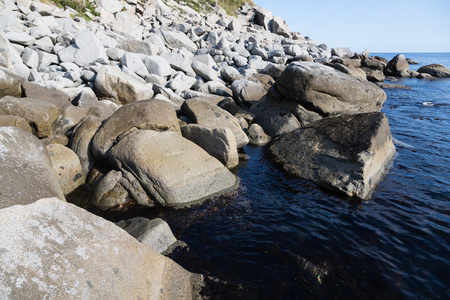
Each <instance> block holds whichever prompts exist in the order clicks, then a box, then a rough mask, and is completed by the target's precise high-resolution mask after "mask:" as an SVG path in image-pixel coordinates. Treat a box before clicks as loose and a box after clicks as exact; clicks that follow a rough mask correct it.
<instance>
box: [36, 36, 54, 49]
mask: <svg viewBox="0 0 450 300" xmlns="http://www.w3.org/2000/svg"><path fill="white" fill-rule="evenodd" d="M34 45H35V46H36V47H38V49H40V50H42V51H45V52H49V53H51V52H52V49H53V47H54V45H53V41H52V39H51V38H50V37H48V36H46V37H43V38H41V39H39V40H37V41H36V42H34Z"/></svg>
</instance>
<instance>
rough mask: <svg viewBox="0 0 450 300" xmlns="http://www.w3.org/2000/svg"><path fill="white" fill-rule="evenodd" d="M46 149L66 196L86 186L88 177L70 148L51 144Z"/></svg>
mask: <svg viewBox="0 0 450 300" xmlns="http://www.w3.org/2000/svg"><path fill="white" fill-rule="evenodd" d="M46 149H47V151H48V155H49V156H50V160H51V162H52V167H53V170H54V171H55V173H56V175H57V176H58V180H59V184H60V185H61V188H62V190H63V192H64V194H65V195H67V194H69V193H71V192H73V191H74V190H75V189H76V188H78V187H79V186H81V185H82V184H84V182H85V178H86V177H84V176H83V172H82V169H81V162H80V159H79V158H78V156H77V155H76V154H75V153H74V152H73V151H72V150H70V148H67V147H65V146H63V145H61V144H50V145H48V146H46Z"/></svg>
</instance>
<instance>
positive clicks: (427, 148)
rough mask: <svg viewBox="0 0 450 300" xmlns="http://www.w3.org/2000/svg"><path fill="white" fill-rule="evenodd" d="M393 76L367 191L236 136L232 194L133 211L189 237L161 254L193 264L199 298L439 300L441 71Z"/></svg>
mask: <svg viewBox="0 0 450 300" xmlns="http://www.w3.org/2000/svg"><path fill="white" fill-rule="evenodd" d="M395 54H397V53H374V54H372V55H379V56H383V57H385V58H387V59H390V58H392V57H393V56H394V55H395ZM404 54H405V56H406V57H409V58H411V59H414V60H416V61H418V62H419V63H420V65H418V66H414V65H411V66H410V68H411V69H413V70H417V69H418V68H419V67H420V66H422V65H426V64H430V63H440V64H443V65H445V66H447V67H449V68H450V53H404ZM396 83H400V84H404V85H408V86H410V87H412V89H410V90H386V94H387V98H388V100H387V101H386V102H385V104H384V108H383V110H382V111H383V112H384V113H385V114H386V115H387V117H388V119H389V123H390V127H391V131H392V135H393V137H394V139H395V143H396V148H397V155H396V158H395V160H394V161H393V163H392V167H391V169H390V171H389V173H388V174H387V175H386V176H385V177H384V179H383V180H382V181H381V182H380V183H379V185H378V187H377V188H376V190H375V192H374V193H373V195H372V196H371V198H370V199H369V200H367V201H359V200H356V199H349V198H346V197H343V196H339V195H336V194H333V193H330V192H328V191H326V190H323V189H321V188H319V187H317V186H316V185H315V184H313V183H311V182H309V181H307V180H302V179H299V178H296V177H294V176H291V175H289V174H288V173H286V172H285V171H283V169H281V168H280V166H278V165H276V164H274V163H273V161H272V159H271V157H270V155H269V154H268V151H267V148H266V147H254V146H246V147H245V148H244V151H245V153H246V154H247V155H248V160H245V161H242V162H241V164H240V165H239V166H238V167H237V168H236V169H235V170H234V172H235V174H236V175H237V176H239V178H240V179H241V184H240V188H239V189H238V190H237V191H236V192H234V193H231V194H229V195H226V196H223V197H218V198H215V199H212V200H209V201H207V202H206V203H204V204H202V205H197V206H194V207H191V208H189V209H184V210H177V211H170V210H159V211H154V210H144V211H140V212H134V213H133V214H134V215H140V216H145V217H148V218H153V217H161V218H163V219H165V220H166V221H167V222H168V223H169V225H170V227H171V228H172V230H173V232H174V234H175V236H176V237H177V238H178V239H180V240H183V241H184V242H186V243H187V244H188V245H189V251H184V252H180V253H177V254H175V255H173V259H175V260H176V261H177V262H178V263H180V264H181V265H182V266H184V267H185V268H187V269H188V270H190V271H192V272H198V273H202V274H205V276H206V278H207V279H208V280H207V282H208V285H207V288H206V289H205V291H204V293H205V295H207V296H209V297H210V299H449V297H450V234H449V233H450V230H449V228H450V172H449V169H450V78H449V79H436V80H419V79H400V80H398V81H397V82H396ZM129 214H130V212H128V215H127V216H126V217H129V216H130V215H129ZM124 217H125V215H119V216H115V217H114V218H116V219H117V218H124Z"/></svg>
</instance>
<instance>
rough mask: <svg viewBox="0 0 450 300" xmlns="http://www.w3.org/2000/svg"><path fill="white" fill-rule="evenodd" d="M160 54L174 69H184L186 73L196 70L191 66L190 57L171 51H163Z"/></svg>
mask: <svg viewBox="0 0 450 300" xmlns="http://www.w3.org/2000/svg"><path fill="white" fill-rule="evenodd" d="M160 56H161V57H163V58H165V59H166V60H167V61H168V62H169V64H170V67H171V68H172V69H174V70H177V71H182V72H184V73H192V74H193V73H194V70H193V69H192V67H191V64H192V62H191V59H190V58H189V57H186V56H184V55H182V54H177V53H171V52H167V53H161V54H160Z"/></svg>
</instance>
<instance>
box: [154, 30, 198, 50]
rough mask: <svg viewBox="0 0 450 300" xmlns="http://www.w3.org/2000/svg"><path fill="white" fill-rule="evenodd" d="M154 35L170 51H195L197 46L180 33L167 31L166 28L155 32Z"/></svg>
mask: <svg viewBox="0 0 450 300" xmlns="http://www.w3.org/2000/svg"><path fill="white" fill-rule="evenodd" d="M156 34H157V35H158V36H159V37H161V38H162V40H163V41H164V43H165V45H166V46H167V47H168V48H170V49H178V48H185V49H187V50H188V51H191V52H194V51H196V50H197V45H195V43H194V42H192V41H191V40H190V39H189V38H188V37H187V36H186V35H185V34H184V33H182V32H175V31H171V30H169V29H168V28H161V29H158V30H157V31H156Z"/></svg>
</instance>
